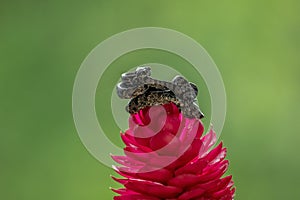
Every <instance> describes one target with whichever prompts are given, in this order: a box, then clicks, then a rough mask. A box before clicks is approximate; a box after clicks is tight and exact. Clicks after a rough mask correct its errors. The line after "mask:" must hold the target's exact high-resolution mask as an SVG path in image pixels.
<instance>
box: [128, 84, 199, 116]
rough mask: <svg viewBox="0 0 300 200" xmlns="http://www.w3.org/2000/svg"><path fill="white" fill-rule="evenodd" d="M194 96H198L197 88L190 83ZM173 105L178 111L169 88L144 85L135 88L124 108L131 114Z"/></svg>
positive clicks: (176, 102)
mask: <svg viewBox="0 0 300 200" xmlns="http://www.w3.org/2000/svg"><path fill="white" fill-rule="evenodd" d="M190 85H191V87H192V88H193V89H194V92H195V94H196V95H197V94H198V88H197V86H196V85H195V84H193V83H190ZM170 102H172V103H174V104H175V105H177V107H178V108H179V109H180V102H179V100H178V99H177V98H176V95H175V94H174V92H172V91H171V90H170V89H169V88H167V87H165V86H162V85H159V84H144V85H143V86H141V87H139V88H137V89H136V90H135V92H134V93H133V94H132V99H131V100H130V102H129V103H128V105H127V106H126V110H127V112H129V113H131V114H133V113H137V112H138V111H139V110H141V109H143V108H145V107H147V106H154V105H163V104H166V103H170Z"/></svg>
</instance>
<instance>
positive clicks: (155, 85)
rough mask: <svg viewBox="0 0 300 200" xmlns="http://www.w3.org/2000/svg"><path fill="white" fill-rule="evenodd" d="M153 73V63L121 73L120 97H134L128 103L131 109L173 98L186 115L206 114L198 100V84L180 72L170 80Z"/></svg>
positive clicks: (134, 111) (190, 116) (129, 109)
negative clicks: (161, 78) (159, 78)
mask: <svg viewBox="0 0 300 200" xmlns="http://www.w3.org/2000/svg"><path fill="white" fill-rule="evenodd" d="M150 75H151V68H150V67H138V68H137V69H136V71H135V72H128V73H125V74H122V82H121V83H119V84H118V85H117V93H118V95H119V97H120V98H124V99H131V100H130V102H129V103H128V105H127V107H126V110H127V111H128V112H129V113H136V112H138V111H139V110H141V109H143V108H145V107H147V106H153V105H163V104H166V103H170V102H173V103H174V104H176V105H177V107H178V108H179V109H180V110H181V112H182V113H183V115H184V116H186V117H189V118H198V119H200V118H202V117H204V115H203V114H202V112H201V111H200V109H199V107H198V105H197V104H196V96H197V93H198V89H197V86H196V85H195V84H193V83H189V82H188V81H187V80H186V79H184V78H183V77H181V76H176V77H175V78H174V79H173V80H172V82H168V81H160V80H156V79H153V78H151V77H150Z"/></svg>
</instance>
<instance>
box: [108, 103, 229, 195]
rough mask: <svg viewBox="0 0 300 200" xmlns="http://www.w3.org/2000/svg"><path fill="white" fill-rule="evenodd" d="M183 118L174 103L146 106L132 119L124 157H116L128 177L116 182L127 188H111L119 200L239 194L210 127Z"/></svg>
mask: <svg viewBox="0 0 300 200" xmlns="http://www.w3.org/2000/svg"><path fill="white" fill-rule="evenodd" d="M203 131H204V127H203V124H202V122H201V121H200V120H198V119H195V118H194V119H189V118H186V117H184V116H183V115H182V114H181V113H180V111H179V110H178V108H177V106H176V105H175V104H173V103H169V104H164V105H163V106H153V107H151V108H149V107H147V108H145V109H143V110H140V111H139V112H138V113H137V114H132V115H131V116H130V118H129V129H128V130H127V131H126V132H125V133H122V134H121V137H122V140H123V141H124V143H125V144H126V147H125V148H124V152H125V156H112V158H113V159H114V160H115V161H116V162H117V163H119V164H121V165H122V166H118V167H114V168H115V170H116V172H117V173H119V174H120V175H122V176H123V177H124V178H123V179H119V178H114V177H113V179H114V180H116V181H117V182H119V183H121V184H123V185H124V187H125V188H124V189H113V191H114V192H116V193H118V194H119V196H115V197H114V199H115V200H160V199H169V200H171V199H180V200H181V199H182V200H184V199H185V200H196V199H197V200H232V199H233V197H234V193H235V188H233V181H232V177H231V176H226V177H224V178H222V176H223V174H224V173H225V172H226V170H227V168H228V160H225V156H226V148H224V147H222V143H220V144H219V145H218V146H217V147H215V148H214V149H212V150H210V148H211V147H212V146H213V145H214V144H215V142H216V134H215V132H214V131H213V130H212V129H211V130H210V131H209V133H208V134H207V135H205V136H202V134H203Z"/></svg>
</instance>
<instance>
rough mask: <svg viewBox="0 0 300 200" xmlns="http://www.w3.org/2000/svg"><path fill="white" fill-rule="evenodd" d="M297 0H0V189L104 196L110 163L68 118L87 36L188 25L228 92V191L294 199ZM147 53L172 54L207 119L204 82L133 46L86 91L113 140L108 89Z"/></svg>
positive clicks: (9, 196)
mask: <svg viewBox="0 0 300 200" xmlns="http://www.w3.org/2000/svg"><path fill="white" fill-rule="evenodd" d="M299 9H300V2H299V1H296V0H287V1H280V0H273V1H259V0H251V1H250V0H247V1H238V0H235V1H170V0H168V1H167V0H164V1H158V0H153V1H66V0H64V1H56V0H54V1H33V0H28V1H7V0H6V1H5V0H1V1H0V88H1V90H0V91H1V93H0V95H1V98H0V113H1V115H0V123H1V125H0V133H1V137H0V199H5V200H15V199H18V200H21V199H22V200H35V199H36V200H39V199H44V200H47V199H49V200H50V199H56V200H65V199H73V200H77V199H78V200H82V199H89V200H93V199H95V200H96V199H112V196H113V193H112V192H111V191H110V190H109V187H110V186H112V187H118V185H117V184H116V183H114V182H113V181H112V180H111V178H110V174H114V172H113V171H112V170H111V169H109V168H107V167H105V166H103V165H102V164H100V163H99V162H98V161H97V160H95V159H94V158H93V157H92V156H91V155H90V154H89V153H88V152H87V150H86V149H85V147H84V146H83V145H82V143H81V141H80V139H79V137H78V135H77V132H76V130H75V126H74V123H73V118H72V87H73V82H74V79H75V76H76V72H77V70H78V69H79V66H80V64H81V62H82V61H83V59H84V58H85V57H86V56H87V54H88V53H89V52H90V51H91V50H92V49H93V48H94V47H95V46H96V45H97V44H98V43H100V42H101V41H103V40H104V39H106V38H108V37H109V36H111V35H113V34H116V33H118V32H121V31H124V30H127V29H130V28H135V27H144V26H158V27H165V28H171V29H175V30H177V31H180V32H183V33H185V34H187V35H189V36H191V37H192V38H194V39H195V40H196V41H198V42H199V43H200V44H202V45H203V46H204V47H205V48H206V50H207V51H208V52H209V54H210V55H211V56H212V58H213V59H214V61H215V62H216V64H217V65H218V67H219V70H220V72H221V74H222V76H223V79H224V83H225V87H226V92H227V100H228V102H227V105H228V107H227V108H228V110H227V119H226V122H225V127H224V130H223V133H222V136H221V139H222V140H223V141H224V142H225V145H226V146H227V147H228V158H229V159H230V170H229V173H231V174H233V176H234V181H235V185H236V187H237V193H236V199H237V200H239V199H241V200H257V199H258V200H269V199H270V200H282V199H289V200H297V199H300V190H299V189H298V187H299V185H300V173H299V169H300V160H299V153H298V152H299V148H298V147H299V142H300V131H299V130H300V123H299V113H300V106H299V102H300V93H299V88H300V87H299V85H300V59H299V54H300V37H299V35H300V14H299ZM174 42H176V41H174ZM147 62H157V63H163V64H166V65H170V66H174V67H175V68H176V69H178V70H179V71H180V72H181V73H182V74H184V75H185V76H186V77H187V78H188V79H189V80H192V81H194V82H196V83H197V84H198V85H199V87H200V91H201V92H200V95H199V101H200V104H201V108H202V110H203V111H204V112H205V114H206V115H207V116H208V117H207V118H206V119H204V123H205V124H206V125H207V124H208V120H209V116H210V114H209V113H210V100H209V96H208V93H207V89H206V86H205V85H204V83H203V81H202V79H201V78H200V77H198V76H195V75H194V73H192V72H193V71H191V69H190V67H191V66H190V65H189V64H188V63H186V62H185V61H184V60H182V59H180V58H178V57H177V56H175V55H172V54H169V53H166V52H162V51H155V50H142V51H138V52H132V53H129V54H128V55H125V56H122V57H121V58H119V59H118V60H116V61H115V62H114V63H113V64H112V66H111V68H110V69H109V70H107V71H106V72H105V73H106V75H105V77H104V78H103V79H101V81H100V83H99V88H100V89H99V90H98V91H101V92H98V93H97V98H96V102H97V103H96V104H97V106H96V107H97V114H98V117H99V120H100V121H101V123H102V124H103V126H104V127H105V130H106V133H107V135H108V137H109V138H111V139H112V141H113V142H114V143H116V144H118V145H119V146H122V143H121V142H120V139H119V129H118V127H116V125H115V124H114V122H113V121H112V118H111V114H109V113H110V110H109V106H110V95H111V89H112V88H113V87H114V84H115V83H116V82H117V81H118V78H119V76H120V73H122V72H124V71H126V69H129V68H131V67H134V66H136V65H138V64H141V63H147ZM104 84H105V85H104ZM101 87H103V88H101Z"/></svg>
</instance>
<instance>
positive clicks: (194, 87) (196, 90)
mask: <svg viewBox="0 0 300 200" xmlns="http://www.w3.org/2000/svg"><path fill="white" fill-rule="evenodd" d="M190 85H191V86H192V88H193V89H194V91H195V93H196V96H197V95H198V88H197V86H196V85H195V84H194V83H190Z"/></svg>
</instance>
